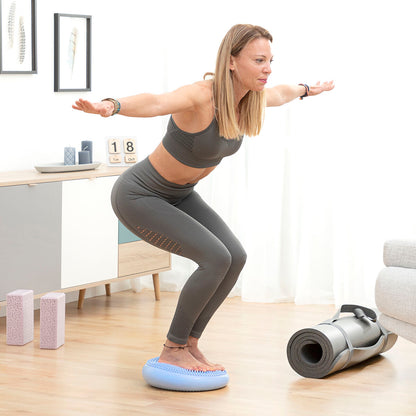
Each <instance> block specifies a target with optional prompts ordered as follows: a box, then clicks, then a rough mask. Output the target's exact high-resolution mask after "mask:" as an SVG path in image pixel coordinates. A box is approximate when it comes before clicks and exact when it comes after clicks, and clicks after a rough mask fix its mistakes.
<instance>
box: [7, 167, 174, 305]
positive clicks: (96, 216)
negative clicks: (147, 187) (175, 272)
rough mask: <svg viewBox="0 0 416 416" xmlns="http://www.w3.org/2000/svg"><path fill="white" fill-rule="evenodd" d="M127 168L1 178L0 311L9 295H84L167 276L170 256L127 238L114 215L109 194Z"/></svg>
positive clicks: (16, 174) (29, 172) (13, 174)
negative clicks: (127, 281)
mask: <svg viewBox="0 0 416 416" xmlns="http://www.w3.org/2000/svg"><path fill="white" fill-rule="evenodd" d="M125 169H126V168H125V167H107V166H101V167H99V168H97V169H94V170H88V171H77V172H65V173H39V172H37V171H35V170H27V171H14V172H0V270H1V277H0V304H1V303H4V301H5V298H6V294H7V293H9V292H11V291H13V290H15V289H33V291H34V293H35V297H40V296H42V295H43V294H45V293H47V292H51V291H59V292H70V291H76V290H79V300H78V307H79V308H81V307H82V303H83V300H84V296H85V290H86V289H87V288H89V287H95V286H98V285H103V284H104V285H106V293H107V295H109V294H110V284H111V283H113V282H116V281H120V280H124V279H132V278H136V277H139V276H143V275H152V276H153V284H154V290H155V298H156V300H159V298H160V292H159V273H160V272H162V271H167V270H170V269H171V256H170V254H169V253H167V252H165V251H162V250H160V249H158V248H156V247H153V246H151V245H149V244H147V243H146V242H144V241H142V240H140V239H139V238H138V237H136V236H135V235H134V234H132V233H131V232H130V231H128V230H127V229H126V228H125V227H124V226H123V225H122V224H121V223H120V222H119V221H118V219H117V217H116V216H115V214H114V212H113V210H112V207H111V201H110V195H111V189H112V187H113V184H114V182H115V181H116V180H117V177H118V176H119V175H120V174H121V173H122V172H123V171H124V170H125Z"/></svg>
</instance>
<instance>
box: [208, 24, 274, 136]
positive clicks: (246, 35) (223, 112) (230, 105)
mask: <svg viewBox="0 0 416 416" xmlns="http://www.w3.org/2000/svg"><path fill="white" fill-rule="evenodd" d="M258 38H265V39H268V40H269V41H270V42H272V41H273V38H272V36H271V34H270V33H269V32H268V31H267V30H266V29H264V28H262V27H260V26H254V25H246V24H238V25H235V26H233V27H232V28H231V29H230V30H229V31H228V32H227V34H226V35H225V37H224V39H223V40H222V42H221V45H220V47H219V49H218V54H217V62H216V66H215V74H213V73H206V74H205V75H204V79H205V77H206V76H207V75H213V97H214V105H215V116H216V119H217V122H218V127H219V133H220V135H221V136H223V137H225V138H227V139H232V138H237V137H240V136H242V135H247V136H256V135H257V134H259V133H260V130H261V126H262V124H263V115H264V107H265V93H264V90H263V91H249V92H248V93H247V94H246V95H245V96H244V98H243V99H242V100H241V101H240V103H239V110H240V118H239V121H237V117H236V114H235V103H234V88H233V78H232V73H231V70H230V67H229V64H230V58H231V56H234V57H236V56H238V54H239V53H240V52H241V50H242V49H243V48H244V47H245V46H246V45H247V44H248V43H249V42H251V41H252V40H254V39H258Z"/></svg>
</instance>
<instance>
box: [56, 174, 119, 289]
mask: <svg viewBox="0 0 416 416" xmlns="http://www.w3.org/2000/svg"><path fill="white" fill-rule="evenodd" d="M116 179H117V178H116V177H114V176H110V177H104V178H96V179H93V180H91V179H81V180H75V181H65V182H63V184H62V272H61V279H62V280H61V287H62V288H67V287H72V286H78V285H83V284H88V283H93V282H98V281H101V280H106V279H113V278H115V277H117V275H118V270H117V269H118V220H117V217H116V216H115V214H114V212H113V209H112V207H111V201H110V196H111V189H112V187H113V185H114V182H115V181H116Z"/></svg>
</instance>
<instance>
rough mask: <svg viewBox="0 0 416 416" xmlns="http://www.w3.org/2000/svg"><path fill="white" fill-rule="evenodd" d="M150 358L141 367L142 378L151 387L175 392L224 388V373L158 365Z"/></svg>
mask: <svg viewBox="0 0 416 416" xmlns="http://www.w3.org/2000/svg"><path fill="white" fill-rule="evenodd" d="M158 359H159V357H156V358H152V359H150V360H149V361H147V362H146V364H145V365H144V367H143V371H142V374H143V378H144V379H145V380H146V381H147V382H148V383H149V384H150V385H151V386H153V387H157V388H159V389H164V390H176V391H207V390H216V389H220V388H222V387H225V386H226V385H227V383H228V379H229V377H228V374H227V372H226V371H220V370H217V371H205V372H204V371H193V370H187V369H185V368H182V367H178V366H176V365H171V364H165V363H159V362H158Z"/></svg>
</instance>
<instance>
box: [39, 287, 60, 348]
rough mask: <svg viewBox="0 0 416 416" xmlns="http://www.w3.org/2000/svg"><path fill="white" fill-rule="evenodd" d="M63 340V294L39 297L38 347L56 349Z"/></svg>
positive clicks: (49, 294)
mask: <svg viewBox="0 0 416 416" xmlns="http://www.w3.org/2000/svg"><path fill="white" fill-rule="evenodd" d="M64 341H65V294H64V293H55V292H52V293H48V294H46V295H44V296H42V297H41V298H40V348H44V349H49V350H56V349H57V348H59V347H60V346H61V345H63V344H64Z"/></svg>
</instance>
